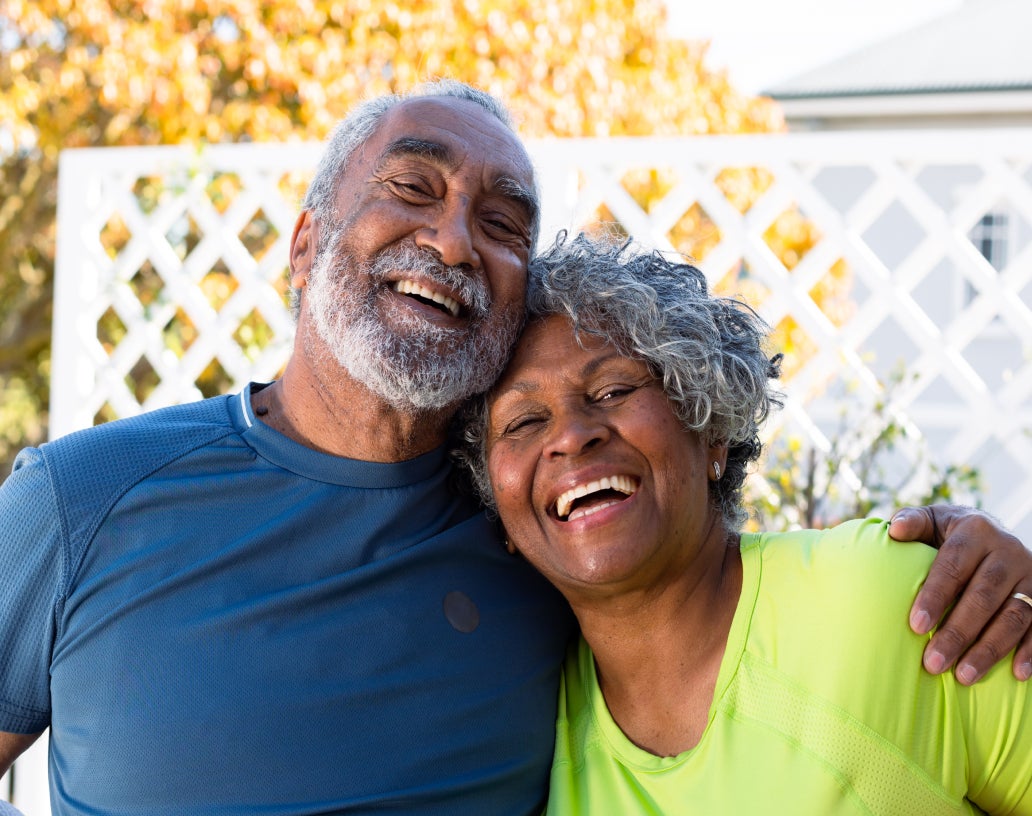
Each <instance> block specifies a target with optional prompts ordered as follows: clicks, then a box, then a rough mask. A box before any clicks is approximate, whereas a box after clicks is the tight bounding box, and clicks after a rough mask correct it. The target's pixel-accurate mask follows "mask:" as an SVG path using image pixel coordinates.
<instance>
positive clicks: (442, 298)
mask: <svg viewBox="0 0 1032 816" xmlns="http://www.w3.org/2000/svg"><path fill="white" fill-rule="evenodd" d="M393 288H394V291H395V292H398V293H399V294H402V295H416V296H417V297H421V298H424V299H426V300H431V301H433V302H434V303H439V304H440V305H441V306H443V307H444V308H445V309H447V310H448V312H449V313H450V314H451V316H452V317H458V316H459V303H458V301H456V300H453V299H452V298H450V297H448V296H447V295H442V294H441V293H440V292H435V291H433V290H432V289H427V288H426V287H425V286H423V285H421V284H418V283H416V282H415V281H410V280H403V281H398V282H397V283H395V284H394V287H393Z"/></svg>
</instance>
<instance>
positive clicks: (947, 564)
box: [910, 511, 1032, 665]
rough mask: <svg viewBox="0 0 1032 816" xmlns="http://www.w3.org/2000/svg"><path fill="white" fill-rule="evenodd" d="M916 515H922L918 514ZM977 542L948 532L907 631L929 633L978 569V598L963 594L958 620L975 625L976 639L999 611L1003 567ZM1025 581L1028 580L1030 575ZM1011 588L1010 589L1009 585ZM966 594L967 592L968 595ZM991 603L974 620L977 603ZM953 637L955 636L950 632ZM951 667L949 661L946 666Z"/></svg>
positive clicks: (1003, 595)
mask: <svg viewBox="0 0 1032 816" xmlns="http://www.w3.org/2000/svg"><path fill="white" fill-rule="evenodd" d="M918 513H919V514H920V515H923V513H921V511H918ZM929 515H930V514H929ZM926 524H927V525H928V526H929V527H930V528H934V526H935V525H934V522H932V521H931V520H930V519H929V520H928V521H927V522H926ZM978 541H979V538H978V537H977V536H976V537H975V539H974V541H972V540H971V538H970V537H969V536H967V535H965V533H964V532H963V530H960V529H958V530H953V531H951V534H950V535H949V537H948V538H947V540H946V541H945V542H944V543H943V544H942V546H941V547H940V548H939V552H938V553H936V555H935V561H933V562H932V566H931V569H930V570H929V572H928V577H927V578H926V579H925V582H924V584H923V585H922V587H921V589H920V590H919V591H918V593H917V597H916V598H914V604H913V606H912V607H911V609H910V628H911V629H913V630H914V631H915V632H917V633H918V634H919V635H923V634H925V633H927V632H930V631H931V630H932V627H933V626H935V624H936V623H938V622H939V620H940V619H941V618H942V616H943V615H944V614H945V613H946V610H947V609H948V608H949V607H950V605H951V604H952V603H953V602H954V601H955V600H956V599H957V596H958V595H960V593H961V591H963V590H964V587H965V586H967V585H968V583H969V582H970V581H972V579H973V578H974V576H975V575H976V571H977V570H978V569H979V568H982V569H985V570H986V572H985V573H984V575H983V578H984V579H985V580H984V582H982V583H981V584H979V583H977V582H976V583H975V584H974V586H973V589H976V590H978V591H979V592H980V593H981V596H980V597H978V598H975V599H970V598H968V594H967V593H965V595H964V596H963V597H962V598H961V601H960V604H959V607H960V608H961V610H962V612H964V613H965V614H962V616H961V620H962V621H964V622H968V626H969V627H974V626H975V625H976V623H977V628H976V629H975V630H974V634H975V635H977V634H978V632H980V631H981V629H982V627H983V626H984V625H985V624H986V622H987V621H988V620H989V617H990V616H991V615H992V613H993V612H995V611H996V610H997V609H999V608H1000V605H1001V604H1002V603H1003V602H1004V601H1005V600H1006V598H1007V589H1008V588H1009V587H1006V586H1003V585H1002V584H1003V583H1004V582H1005V580H1006V576H1007V571H1008V568H1007V564H1006V563H1004V564H1002V565H1001V563H1000V561H1001V559H1000V557H999V556H997V555H994V553H993V552H992V551H989V552H988V555H987V553H986V550H985V548H984V547H980V546H977V544H978ZM1019 546H1020V544H1019ZM1030 560H1032V559H1030ZM983 562H986V563H983ZM1001 570H1002V574H1001ZM1029 577H1030V578H1032V575H1030V576H1029ZM1011 585H1012V586H1013V583H1012V584H1011ZM970 591H971V590H968V592H970ZM993 600H995V604H994V605H992V606H990V607H986V608H984V609H983V610H982V616H981V618H978V617H977V615H976V609H977V608H978V607H977V605H978V603H979V602H982V603H983V604H989V603H992V602H993ZM953 634H954V635H956V634H958V633H957V632H956V631H954V632H953ZM942 642H943V643H945V639H942ZM970 643H971V641H970V640H969V641H967V642H965V643H963V644H961V647H962V648H963V647H966V646H968V645H970ZM962 648H960V649H956V650H951V654H952V657H953V658H954V659H955V658H957V657H958V656H959V655H960V652H961V651H962ZM951 663H952V661H950V662H948V663H947V665H950V664H951Z"/></svg>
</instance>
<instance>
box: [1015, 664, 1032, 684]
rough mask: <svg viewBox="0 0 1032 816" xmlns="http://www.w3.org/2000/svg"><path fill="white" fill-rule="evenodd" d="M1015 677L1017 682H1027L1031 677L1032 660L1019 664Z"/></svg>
mask: <svg viewBox="0 0 1032 816" xmlns="http://www.w3.org/2000/svg"><path fill="white" fill-rule="evenodd" d="M1017 675H1018V679H1019V680H1028V678H1030V677H1032V660H1026V661H1025V662H1024V663H1019V664H1018V670H1017Z"/></svg>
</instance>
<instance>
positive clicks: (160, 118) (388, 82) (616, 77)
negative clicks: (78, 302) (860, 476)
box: [0, 0, 850, 483]
mask: <svg viewBox="0 0 1032 816" xmlns="http://www.w3.org/2000/svg"><path fill="white" fill-rule="evenodd" d="M665 32H666V24H665V8H664V5H663V2H662V0H398V2H384V0H5V2H4V3H3V5H0V161H2V165H0V476H2V475H5V474H6V472H7V471H8V470H9V468H10V464H11V462H12V461H13V457H14V455H15V454H16V453H17V451H18V449H20V448H21V447H23V446H25V445H28V444H38V443H39V442H41V441H43V440H44V439H45V438H46V433H47V402H48V390H49V383H48V378H49V361H50V330H51V301H52V297H53V268H54V254H55V246H54V244H55V213H56V189H57V159H58V153H59V151H60V150H62V149H63V148H70V147H86V146H89V147H98V146H113V145H157V144H178V143H191V144H196V145H203V144H205V143H220V142H240V141H277V142H289V141H309V140H318V139H323V138H325V137H326V136H327V135H328V133H329V131H330V130H331V129H332V127H333V125H334V124H335V123H336V122H337V121H338V120H339V119H340V118H341V117H342V116H343V115H345V114H346V112H347V111H348V110H349V109H350V108H351V107H352V106H353V105H354V104H355V103H356V102H357V101H359V100H361V99H364V98H366V97H368V96H371V95H375V94H379V93H382V92H387V91H399V90H401V91H403V90H406V89H408V88H411V87H412V86H413V85H415V84H418V83H419V82H421V81H423V80H426V79H428V78H434V77H453V78H456V79H460V80H464V81H467V82H471V83H473V84H475V85H478V86H480V87H482V88H484V89H486V90H488V91H490V92H492V93H494V94H496V95H497V96H499V97H500V98H502V99H503V100H505V101H506V102H507V103H508V104H509V106H510V108H511V109H512V111H513V113H514V114H515V117H516V120H517V122H518V125H519V129H520V131H521V133H522V134H523V135H524V136H525V137H544V136H553V137H574V136H593V137H605V136H647V135H689V134H704V133H714V134H716V133H761V132H773V131H779V130H782V129H783V123H782V119H781V116H780V112H779V110H778V109H777V107H776V106H775V105H774V103H772V102H771V101H770V100H767V99H763V98H757V97H750V96H747V95H743V94H741V93H739V92H738V91H736V89H735V88H733V87H732V86H731V85H730V84H729V82H728V80H727V78H726V76H725V75H724V73H722V72H714V71H711V70H709V69H708V68H707V66H706V59H705V57H706V44H705V43H702V42H698V43H692V42H685V41H681V40H674V39H670V38H669V37H667V35H666V33H665ZM720 182H721V185H722V188H723V189H724V191H725V194H726V195H727V197H728V199H729V201H731V203H732V204H733V205H734V206H735V207H737V208H738V209H739V210H740V211H742V212H745V211H746V210H748V209H749V207H750V206H751V205H752V203H753V202H754V201H755V200H756V199H757V198H758V196H759V195H760V194H762V192H763V191H764V190H765V189H766V188H767V186H768V185H769V184H770V182H771V179H770V177H769V175H768V174H767V173H766V172H765V171H763V170H762V169H759V168H729V169H727V170H725V171H724V172H723V173H722V174H721V176H720ZM213 183H220V184H229V185H230V187H231V186H232V178H230V177H223V178H222V179H221V180H217V181H216V182H213ZM288 183H291V184H296V186H297V189H298V192H299V193H300V191H301V189H302V188H303V183H304V180H303V179H302V180H288ZM673 183H674V179H673V178H672V177H671V175H670V174H668V173H665V172H664V171H662V170H649V171H642V172H634V173H631V174H629V175H628V177H627V178H626V179H625V180H624V186H625V187H626V188H627V190H628V192H629V193H630V194H631V195H632V196H633V197H634V198H635V200H636V201H638V203H639V204H640V205H641V206H642V207H644V208H645V209H646V210H648V209H650V207H651V206H653V205H654V204H655V203H656V202H658V201H659V200H660V199H661V198H662V196H663V195H664V194H665V192H666V191H667V190H669V189H670V187H671V186H672V185H673ZM148 184H149V182H148V181H147V180H141V184H140V185H139V189H137V190H135V191H134V193H135V194H136V195H137V197H138V199H139V200H140V203H141V206H142V207H143V208H144V209H146V207H147V201H148V200H149V199H155V200H157V198H159V197H160V195H161V190H160V189H159V188H157V187H155V189H150V188H149V187H148ZM232 193H233V190H232V189H228V190H227V191H226V195H227V197H231V196H232ZM212 200H213V201H216V202H217V196H214V197H213V199H212ZM597 215H598V218H599V219H600V220H607V219H609V218H611V215H610V214H609V213H607V212H605V211H604V208H603V210H600V212H599V213H598V214H597ZM266 226H267V225H266ZM263 229H264V228H263V225H262V223H261V219H259V220H258V221H257V222H256V228H255V233H256V234H255V235H254V236H252V239H253V242H254V243H255V245H256V246H258V247H259V248H260V245H261V244H262V242H263V241H267V240H268V237H269V236H268V231H267V230H264V231H263ZM670 237H671V240H672V241H673V243H674V245H675V246H676V247H677V248H678V249H679V250H681V251H682V252H684V253H685V254H687V255H689V256H691V257H693V258H695V259H697V260H699V261H705V256H706V254H707V252H708V250H709V249H710V248H712V246H713V245H715V243H716V242H717V240H718V239H719V233H718V232H717V229H716V227H715V225H714V224H713V223H712V222H711V221H710V220H709V218H708V217H707V215H706V213H705V212H704V211H703V210H702V209H701V208H699V207H698V205H696V206H694V207H693V208H692V209H691V210H689V211H688V212H687V213H686V214H685V215H684V216H683V217H682V219H681V221H680V222H679V223H678V224H677V225H676V226H675V227H674V229H673V230H672V232H671V236H670ZM102 238H103V241H104V244H105V246H106V248H107V249H108V252H109V254H112V255H114V254H117V252H118V250H119V248H120V247H121V246H122V245H123V244H124V243H125V241H126V239H127V233H126V231H125V228H124V225H120V224H119V223H117V222H116V223H109V224H108V226H107V229H106V234H105V235H104V236H102ZM243 238H244V240H245V241H247V240H248V239H247V236H243ZM817 238H818V236H817V235H816V234H815V231H814V228H813V226H812V225H811V224H810V223H809V222H807V221H806V219H805V218H804V217H803V216H802V214H801V213H799V212H798V211H796V210H794V209H790V210H788V211H786V212H785V213H783V214H782V215H781V216H780V217H779V218H778V219H777V220H776V221H775V223H773V224H772V225H771V228H770V230H769V231H768V235H767V236H765V239H766V241H767V243H768V245H769V246H770V248H771V250H772V251H773V252H774V253H775V254H776V255H777V256H778V257H779V258H780V259H781V260H782V263H784V264H785V266H786V267H787V268H788V269H792V267H793V266H794V265H795V264H796V263H798V261H799V259H800V258H802V257H803V256H804V255H805V253H806V251H807V249H808V248H810V247H811V246H812V245H813V244H814V243H815V242H816V240H817ZM181 239H182V240H181V242H180V244H181V246H179V247H177V249H178V251H180V254H181V257H185V253H187V252H189V250H190V241H191V240H196V236H192V235H191V234H189V231H187V232H186V233H184V235H183V236H181ZM249 248H250V246H249ZM145 267H149V263H148V264H146V265H145ZM156 277H157V276H156V273H154V272H153V269H148V268H141V270H140V273H139V275H138V276H137V278H138V281H137V284H138V286H143V287H146V286H148V285H153V286H155V287H158V286H160V279H157V280H155V279H154V278H156ZM234 285H235V284H234V282H233V280H232V276H231V275H230V273H229V271H228V270H226V269H225V267H224V266H223V267H222V268H221V269H219V268H215V269H213V270H212V273H211V274H210V275H209V276H208V278H206V287H207V289H206V294H208V296H209V298H210V299H211V301H212V303H213V306H215V307H216V308H217V304H218V303H219V302H224V301H225V299H226V297H227V296H228V292H230V291H231V290H232V287H233V286H234ZM849 287H850V282H849V272H848V269H847V267H846V266H845V264H844V263H843V262H841V261H839V262H838V263H837V264H835V266H834V267H833V268H832V269H831V270H829V275H828V276H827V277H826V278H825V282H824V283H822V284H821V287H820V288H819V290H815V291H814V292H813V293H812V295H813V297H814V298H815V299H817V300H818V302H821V303H822V306H826V307H827V309H826V311H828V312H829V314H831V315H834V314H835V313H836V310H839V311H842V312H843V314H846V313H847V312H848V305H849V304H848V292H849ZM721 288H722V289H725V290H726V291H728V292H736V293H741V294H742V295H743V296H745V297H746V298H747V299H751V300H753V302H757V301H759V300H761V299H762V297H761V296H762V295H763V294H764V292H763V290H762V287H760V286H759V284H757V283H756V282H755V281H752V280H751V279H750V277H749V275H748V270H747V269H746V268H744V267H742V266H739V267H737V268H735V269H732V270H729V272H728V278H727V279H726V280H725V281H724V283H723V284H722V285H721ZM833 319H834V317H833ZM776 329H777V332H778V334H777V336H776V341H775V342H776V344H777V345H778V346H779V347H780V348H781V349H782V350H784V351H786V352H787V356H788V358H789V359H790V360H791V359H793V358H796V359H798V358H799V357H800V355H805V354H806V352H807V349H806V348H805V335H804V334H803V333H801V332H798V331H797V327H796V326H795V325H794V324H793V323H792V321H791V320H790V319H786V321H785V322H784V323H783V324H781V325H779V326H777V327H776ZM192 331H193V329H192V327H191V325H190V322H189V320H188V319H186V318H185V316H183V317H181V318H179V319H176V320H174V321H172V322H171V323H170V324H169V327H166V330H165V332H166V334H167V335H169V336H167V337H166V341H167V343H168V345H169V347H170V348H172V349H173V350H175V349H176V348H178V349H179V352H178V353H180V354H181V353H182V349H183V348H185V347H186V346H187V345H188V344H189V342H190V341H191V332H192ZM242 331H243V332H244V334H246V335H247V336H244V335H241V336H240V337H237V338H236V339H237V340H238V342H240V343H241V345H242V346H244V347H245V351H246V350H247V348H248V346H249V345H250V346H254V347H258V346H260V345H261V343H262V342H264V338H265V336H266V327H264V326H263V325H262V323H261V321H260V320H257V321H256V322H255V325H253V326H251V327H250V328H248V327H246V326H245V327H244V329H243V330H242ZM123 333H124V326H123V325H121V323H120V320H119V318H118V316H117V315H116V314H114V313H109V314H107V315H105V316H104V317H103V318H102V319H101V321H100V324H99V325H98V336H99V338H100V340H101V342H102V343H103V344H104V345H105V346H108V347H109V348H110V347H113V345H116V344H117V342H118V340H119V337H120V336H121V335H122V334H123ZM144 369H146V366H144V367H143V368H142V369H141V370H140V371H134V372H133V377H134V378H135V379H136V380H137V382H136V385H135V387H136V388H138V389H143V390H146V389H149V388H153V386H154V383H153V382H149V379H153V377H152V375H153V372H152V371H147V370H144ZM791 372H792V368H791V366H789V367H787V368H786V374H787V375H789V376H790V375H791ZM224 380H225V372H222V371H221V370H220V368H219V366H218V365H217V364H215V365H213V366H212V367H211V369H210V370H209V371H206V372H205V373H204V375H203V376H202V377H201V379H200V380H199V381H198V387H199V389H200V391H201V392H202V393H204V394H205V395H210V394H214V393H218V392H219V391H220V390H221V388H222V385H223V381H224ZM110 418H112V416H108V415H105V414H104V412H103V411H102V412H101V414H99V415H98V416H97V421H102V420H105V419H110ZM796 470H799V469H798V468H797V469H796ZM792 478H794V479H796V480H797V481H800V483H804V482H805V479H806V477H805V476H804V475H803V474H802V472H801V471H800V472H799V473H797V474H795V475H794V476H793V477H792Z"/></svg>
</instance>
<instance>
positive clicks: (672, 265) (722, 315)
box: [458, 235, 782, 532]
mask: <svg viewBox="0 0 1032 816" xmlns="http://www.w3.org/2000/svg"><path fill="white" fill-rule="evenodd" d="M527 313H528V322H532V321H533V320H535V319H537V318H544V317H548V316H551V315H562V316H564V317H566V318H568V319H569V320H570V321H571V323H572V324H573V327H574V330H575V331H576V332H577V334H578V335H582V336H583V335H593V336H596V337H600V338H602V339H603V340H604V341H606V342H608V343H611V344H612V345H613V346H614V347H615V348H616V349H617V350H618V351H619V352H620V353H621V354H623V355H624V356H626V357H630V358H633V359H637V360H643V361H644V362H645V363H647V364H648V366H649V368H650V369H651V370H652V372H653V374H654V375H655V376H656V377H657V378H659V379H661V380H662V382H663V389H664V391H665V392H666V395H667V397H668V398H669V399H670V401H671V403H672V405H673V408H674V412H675V414H676V415H677V416H678V417H679V418H680V420H681V422H682V423H683V424H684V427H685V428H687V429H689V430H692V431H695V432H697V433H699V434H701V435H702V438H703V439H704V440H705V441H706V443H707V444H726V445H727V446H728V455H727V463H726V466H725V469H724V472H723V474H722V476H721V478H720V479H718V480H717V481H712V482H710V483H709V485H710V498H711V500H712V501H713V504H714V506H715V507H717V508H718V509H719V510H720V512H721V514H722V516H723V519H724V524H725V528H726V529H727V530H728V531H729V532H731V531H734V530H737V529H739V528H740V527H741V525H742V523H743V522H744V521H745V518H746V515H747V514H746V512H745V510H744V509H743V507H742V495H741V494H742V485H743V484H744V482H745V477H746V475H747V468H748V466H749V464H750V463H751V462H753V461H755V460H756V459H757V458H758V457H759V455H760V451H761V448H762V446H761V444H760V441H759V437H758V431H759V428H760V426H761V425H762V423H763V422H764V421H765V420H766V418H767V416H768V414H769V413H770V412H771V410H773V409H776V408H780V407H781V404H782V403H781V394H780V393H779V392H777V391H776V390H775V389H774V388H773V387H772V385H771V382H770V381H771V379H772V378H775V377H777V376H778V369H779V365H780V360H781V355H777V356H775V357H774V358H770V357H768V355H767V352H766V351H765V349H764V346H765V344H766V341H767V338H768V335H769V331H770V330H769V327H768V326H767V324H766V323H764V321H763V320H762V319H760V317H759V316H758V315H757V314H756V313H755V312H754V311H753V310H752V309H751V308H750V307H749V306H747V305H745V304H744V303H740V302H738V301H736V300H733V299H730V298H722V297H714V296H713V295H711V294H710V293H709V289H708V287H707V284H706V278H705V277H704V275H703V274H702V272H700V271H699V270H698V269H697V268H696V267H694V266H692V265H690V264H687V263H682V262H680V261H674V260H670V259H668V258H666V257H665V256H664V255H662V254H661V253H659V252H650V251H645V250H642V249H636V248H632V247H631V245H630V244H629V243H628V242H624V243H617V242H614V241H611V240H608V239H594V238H590V237H588V236H586V235H580V236H578V237H577V238H575V239H574V240H572V241H567V240H566V236H565V235H560V236H559V238H558V239H557V240H556V243H555V244H554V245H553V246H552V248H551V249H549V250H548V251H547V252H545V253H544V254H543V255H541V256H539V257H538V258H536V259H535V260H534V261H532V262H531V265H530V276H529V287H528V292H527ZM487 420H488V417H487V399H486V398H484V399H479V400H477V401H475V403H474V404H472V405H470V406H469V408H468V410H467V411H466V413H465V427H464V429H463V435H464V446H463V449H462V450H461V451H460V452H459V453H458V458H459V460H460V461H461V462H462V464H464V465H465V466H466V467H468V468H469V469H470V471H471V472H472V475H473V480H474V484H475V486H476V488H477V492H478V493H479V494H480V496H481V498H482V499H483V500H484V501H485V502H487V503H488V505H489V506H493V501H492V499H491V485H490V480H489V479H488V475H487V461H486V440H485V433H486V430H487Z"/></svg>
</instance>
